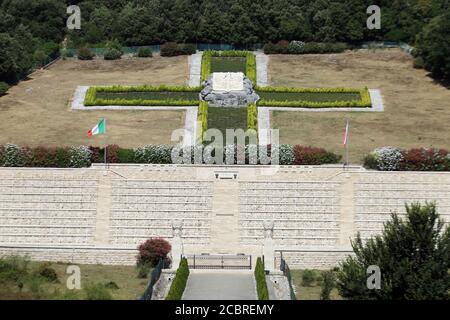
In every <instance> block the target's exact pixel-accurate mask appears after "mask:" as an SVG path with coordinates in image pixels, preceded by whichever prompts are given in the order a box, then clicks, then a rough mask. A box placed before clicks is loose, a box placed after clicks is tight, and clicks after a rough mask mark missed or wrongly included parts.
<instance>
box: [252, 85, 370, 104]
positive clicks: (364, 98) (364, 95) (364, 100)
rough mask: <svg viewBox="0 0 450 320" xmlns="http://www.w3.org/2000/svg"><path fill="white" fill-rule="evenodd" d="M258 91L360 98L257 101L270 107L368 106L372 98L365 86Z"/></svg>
mask: <svg viewBox="0 0 450 320" xmlns="http://www.w3.org/2000/svg"><path fill="white" fill-rule="evenodd" d="M256 90H257V91H260V92H286V93H289V92H299V93H358V94H359V95H360V96H361V99H360V100H353V101H333V102H332V101H326V102H317V101H289V100H284V101H282V100H264V99H261V100H259V101H258V105H259V106H270V107H299V108H370V107H372V100H371V98H370V93H369V90H368V89H367V88H364V89H354V88H289V87H257V88H256Z"/></svg>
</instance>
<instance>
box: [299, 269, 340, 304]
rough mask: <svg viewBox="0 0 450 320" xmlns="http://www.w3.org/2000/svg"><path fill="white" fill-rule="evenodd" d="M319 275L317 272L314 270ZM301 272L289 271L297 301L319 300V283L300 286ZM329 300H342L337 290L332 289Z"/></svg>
mask: <svg viewBox="0 0 450 320" xmlns="http://www.w3.org/2000/svg"><path fill="white" fill-rule="evenodd" d="M315 272H316V273H317V274H320V271H319V270H315ZM302 274H303V270H291V276H292V282H293V285H294V288H295V291H296V296H297V300H320V292H321V290H322V289H321V285H320V284H321V282H320V280H319V281H315V282H313V283H312V284H311V286H307V287H306V286H303V285H302ZM330 298H331V300H342V297H341V296H340V295H339V293H338V291H337V289H333V291H332V292H331V295H330Z"/></svg>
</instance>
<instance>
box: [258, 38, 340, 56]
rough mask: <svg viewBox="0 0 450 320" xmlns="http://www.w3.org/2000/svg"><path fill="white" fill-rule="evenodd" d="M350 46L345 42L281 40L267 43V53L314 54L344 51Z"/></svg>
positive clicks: (265, 51) (265, 48)
mask: <svg viewBox="0 0 450 320" xmlns="http://www.w3.org/2000/svg"><path fill="white" fill-rule="evenodd" d="M348 48H349V47H348V46H347V45H346V44H345V43H340V42H337V43H323V42H306V43H305V42H302V41H291V42H288V41H279V42H277V43H267V44H266V45H265V46H264V53H265V54H313V53H342V52H344V51H345V50H347V49H348Z"/></svg>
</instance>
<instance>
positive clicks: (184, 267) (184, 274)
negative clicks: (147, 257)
mask: <svg viewBox="0 0 450 320" xmlns="http://www.w3.org/2000/svg"><path fill="white" fill-rule="evenodd" d="M188 278H189V266H188V261H187V259H186V258H182V259H181V262H180V266H179V267H178V270H177V273H176V275H175V278H174V279H173V281H172V285H171V286H170V289H169V293H168V294H167V297H166V300H181V298H182V297H183V293H184V289H186V283H187V280H188Z"/></svg>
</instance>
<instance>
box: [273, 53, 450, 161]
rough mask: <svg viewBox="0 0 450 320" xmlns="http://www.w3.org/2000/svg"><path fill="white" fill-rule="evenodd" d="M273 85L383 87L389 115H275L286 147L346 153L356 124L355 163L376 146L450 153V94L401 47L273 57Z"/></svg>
mask: <svg viewBox="0 0 450 320" xmlns="http://www.w3.org/2000/svg"><path fill="white" fill-rule="evenodd" d="M269 76H270V80H271V85H273V86H292V87H365V86H367V87H369V88H374V89H375V88H378V89H381V93H382V95H383V98H384V103H385V112H384V113H359V112H358V113H356V112H355V113H350V112H323V113H322V112H320V113H314V112H273V113H272V118H271V121H272V127H273V128H278V129H280V139H281V142H282V143H290V144H303V145H312V146H319V147H324V148H326V149H328V150H330V151H333V152H336V153H339V154H344V150H343V147H342V137H343V132H344V128H345V123H346V121H347V119H348V120H349V121H350V125H351V136H350V160H351V161H352V162H354V163H361V162H362V158H363V157H364V156H365V155H366V154H367V153H368V152H370V151H372V150H373V149H374V148H377V147H381V146H387V145H393V146H398V147H402V148H413V147H419V146H420V147H437V148H447V149H450V130H448V119H450V90H448V89H447V88H445V87H443V86H442V85H440V84H437V83H435V82H433V80H432V79H431V78H429V77H428V76H427V73H426V72H425V71H423V70H417V69H414V68H413V60H412V58H411V57H410V56H409V55H407V54H406V53H403V52H402V51H401V50H399V49H387V50H358V51H348V52H346V53H342V54H329V55H328V54H327V55H303V56H294V55H272V56H271V57H270V64H269Z"/></svg>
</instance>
